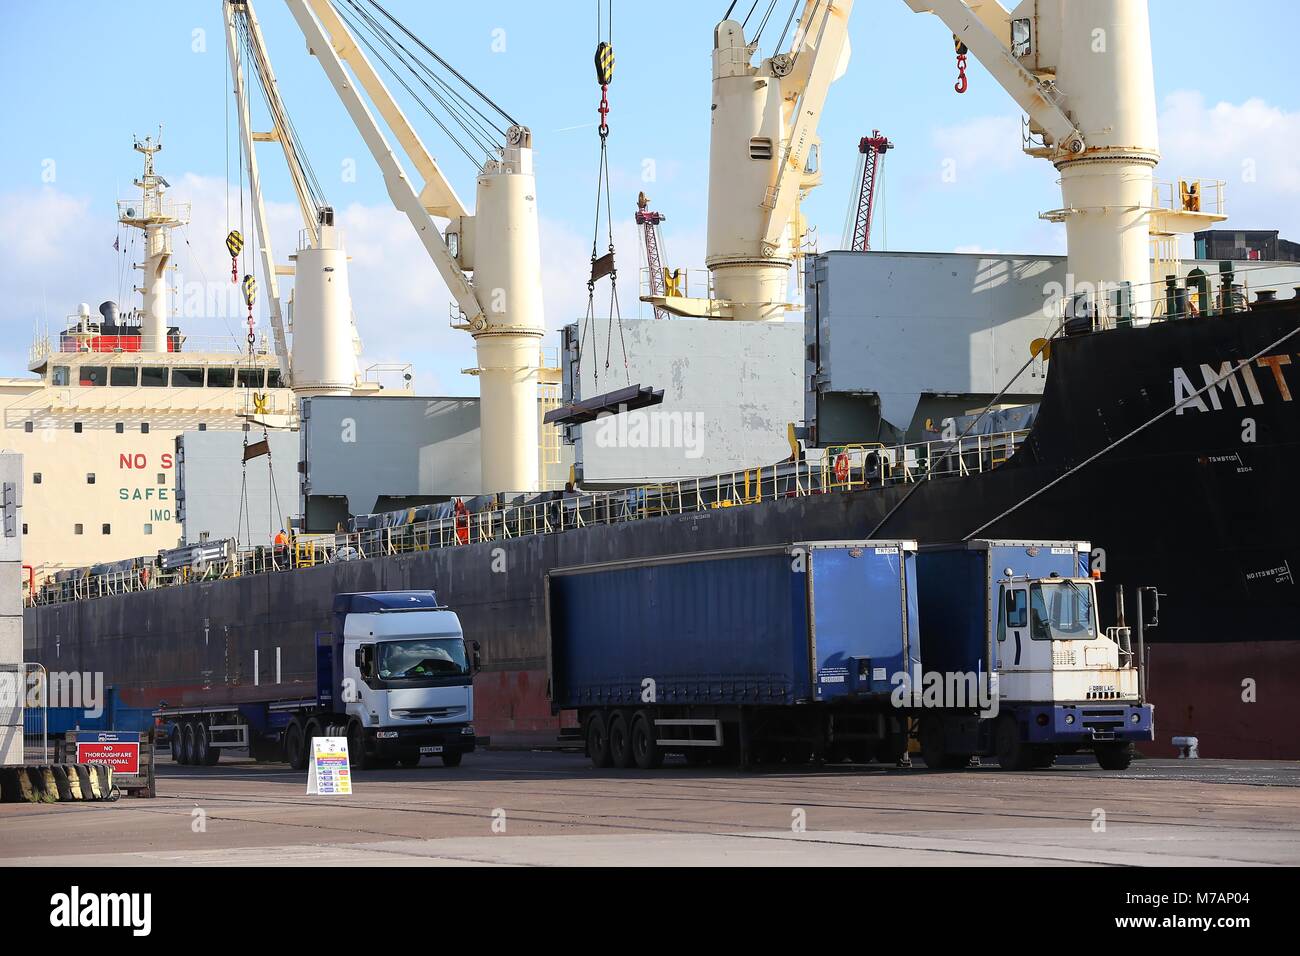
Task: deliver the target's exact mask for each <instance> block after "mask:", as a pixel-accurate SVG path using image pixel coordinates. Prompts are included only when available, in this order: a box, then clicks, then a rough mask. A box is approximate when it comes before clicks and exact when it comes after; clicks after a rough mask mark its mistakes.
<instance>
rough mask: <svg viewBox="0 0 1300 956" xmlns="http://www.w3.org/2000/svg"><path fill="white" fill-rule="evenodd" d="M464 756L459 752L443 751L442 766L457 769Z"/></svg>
mask: <svg viewBox="0 0 1300 956" xmlns="http://www.w3.org/2000/svg"><path fill="white" fill-rule="evenodd" d="M464 756H465V755H464V754H463V753H461V752H460V751H459V750H449V751H443V754H442V765H443V766H444V767H459V766H460V761H461V759H462V758H463V757H464Z"/></svg>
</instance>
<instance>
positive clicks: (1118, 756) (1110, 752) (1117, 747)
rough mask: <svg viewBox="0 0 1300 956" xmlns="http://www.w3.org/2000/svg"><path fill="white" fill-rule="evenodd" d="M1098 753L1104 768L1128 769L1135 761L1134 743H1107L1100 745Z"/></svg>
mask: <svg viewBox="0 0 1300 956" xmlns="http://www.w3.org/2000/svg"><path fill="white" fill-rule="evenodd" d="M1096 754H1097V763H1099V764H1101V769H1102V770H1127V769H1128V767H1129V764H1131V763H1132V762H1133V745H1132V744H1107V745H1105V746H1099V747H1098V748H1097V750H1096Z"/></svg>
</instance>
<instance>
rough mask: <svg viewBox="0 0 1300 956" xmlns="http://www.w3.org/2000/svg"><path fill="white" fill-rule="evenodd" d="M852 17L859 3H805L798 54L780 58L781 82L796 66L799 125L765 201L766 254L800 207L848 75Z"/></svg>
mask: <svg viewBox="0 0 1300 956" xmlns="http://www.w3.org/2000/svg"><path fill="white" fill-rule="evenodd" d="M852 13H853V0H805V3H804V6H803V13H802V14H801V15H800V18H799V32H798V33H797V34H796V36H795V40H794V45H793V50H792V52H791V53H790V54H788V55H787V58H786V59H785V60H781V59H780V58H774V59H776V60H777V62H776V63H774V67H775V72H776V73H777V75H778V76H779V75H781V71H782V70H783V69H785V68H786V66H785V64H787V63H788V64H790V75H791V78H792V79H793V80H794V84H793V86H794V91H793V92H792V94H791V95H790V96H788V97H787V102H788V103H789V104H790V107H789V108H790V110H791V116H792V118H793V120H794V122H793V125H792V126H791V127H790V131H789V134H788V136H787V137H786V139H785V141H784V142H783V143H782V144H781V157H780V163H779V165H778V167H777V173H776V180H775V182H773V183H772V185H771V187H770V188H769V190H768V194H767V196H765V197H764V200H763V205H764V207H765V208H767V210H768V213H767V228H766V229H765V230H764V233H763V249H764V251H765V252H768V253H770V252H771V251H773V250H776V249H777V248H778V247H779V245H780V243H781V237H782V234H783V233H784V232H785V231H786V228H787V227H788V225H789V223H790V217H791V216H792V215H793V213H794V207H795V203H797V202H798V201H799V192H800V190H801V189H802V188H803V184H802V178H803V175H804V170H805V168H806V167H807V165H808V157H809V153H810V151H811V150H812V147H813V145H814V144H815V143H816V142H817V124H818V123H819V122H820V121H821V117H822V110H823V109H824V108H825V106H826V95H827V94H828V93H829V92H830V88H831V83H833V82H834V81H835V79H836V77H837V76H838V75H839V74H840V73H841V72H843V69H842V68H843V65H844V63H843V57H844V54H845V51H846V49H847V48H848V38H849V27H848V23H849V16H850V15H851V14H852Z"/></svg>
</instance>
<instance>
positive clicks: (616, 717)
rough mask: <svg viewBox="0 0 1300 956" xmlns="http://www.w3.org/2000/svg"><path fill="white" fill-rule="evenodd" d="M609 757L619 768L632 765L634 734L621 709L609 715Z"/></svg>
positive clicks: (623, 768)
mask: <svg viewBox="0 0 1300 956" xmlns="http://www.w3.org/2000/svg"><path fill="white" fill-rule="evenodd" d="M609 757H610V760H611V761H612V762H613V764H614V766H615V767H617V768H618V769H619V770H626V769H627V768H628V767H630V766H632V735H631V733H630V732H629V730H628V726H627V717H626V716H625V715H624V714H623V712H622V711H621V710H616V711H614V712H613V713H612V714H610V715H609Z"/></svg>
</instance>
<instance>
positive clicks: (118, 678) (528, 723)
mask: <svg viewBox="0 0 1300 956" xmlns="http://www.w3.org/2000/svg"><path fill="white" fill-rule="evenodd" d="M1298 330H1300V303H1297V302H1296V301H1295V300H1291V301H1288V302H1284V303H1279V304H1277V305H1274V306H1271V307H1267V308H1259V309H1256V310H1254V311H1252V312H1250V313H1244V314H1238V315H1230V316H1222V317H1208V318H1199V319H1191V320H1185V321H1179V322H1168V323H1162V324H1157V325H1153V326H1151V327H1150V328H1146V329H1129V330H1116V331H1107V332H1102V333H1095V334H1089V335H1082V336H1077V337H1073V338H1069V339H1065V340H1062V341H1060V342H1059V343H1057V347H1056V349H1055V352H1054V354H1053V357H1052V359H1051V362H1050V373H1049V376H1048V380H1047V383H1046V388H1045V391H1044V395H1043V401H1042V405H1041V409H1040V412H1039V414H1038V417H1037V419H1036V421H1035V423H1034V426H1033V428H1032V430H1031V433H1030V435H1029V436H1028V438H1027V439H1026V440H1025V442H1024V443H1023V444H1022V446H1021V447H1020V449H1019V450H1018V451H1017V452H1016V454H1015V455H1014V456H1013V457H1012V458H1011V459H1010V460H1009V461H1007V462H1006V463H1005V464H1003V465H1002V466H1000V467H998V468H996V469H994V470H992V471H987V472H984V473H980V474H973V475H968V476H964V477H957V476H953V477H936V478H933V479H931V480H928V481H922V482H920V483H919V484H891V485H888V486H885V487H868V488H866V489H863V490H858V491H854V492H850V493H836V494H827V495H817V496H811V497H795V498H788V499H784V500H777V501H768V502H763V503H760V504H753V505H747V506H743V507H735V508H724V509H716V510H709V511H700V512H693V513H687V514H680V515H672V516H664V517H657V518H650V519H646V520H641V521H636V522H631V523H623V524H609V525H599V526H592V527H587V528H582V529H577V530H570V531H565V532H561V533H554V534H547V535H532V536H527V537H522V538H513V539H510V540H506V541H493V542H485V543H481V544H471V545H464V546H458V547H453V548H444V549H435V550H431V551H427V552H421V553H416V554H407V555H401V556H395V557H387V558H375V559H369V560H364V561H351V562H345V563H340V564H330V565H325V566H321V567H317V568H309V569H302V570H297V571H293V572H282V573H274V574H263V575H258V576H253V577H242V578H234V579H230V580H221V581H212V582H205V583H197V584H190V585H186V586H182V587H175V588H166V589H156V590H149V591H144V592H139V593H135V594H129V595H120V596H115V597H105V598H100V599H97V600H90V601H78V602H73V603H69V604H62V605H49V606H38V607H34V608H30V609H29V610H28V611H27V615H26V642H27V648H28V650H27V656H28V659H29V660H37V661H40V662H42V663H44V664H45V665H46V666H47V667H49V668H50V669H51V670H60V671H70V670H78V671H102V672H103V673H104V674H105V681H106V683H108V684H111V685H114V686H115V687H116V688H117V690H118V693H119V695H120V696H121V697H122V699H123V700H124V701H126V702H127V703H129V704H132V705H134V706H149V707H152V706H156V705H157V704H158V703H160V702H162V701H166V702H168V703H171V704H182V703H196V702H202V701H204V700H212V701H214V702H215V701H218V700H219V701H221V702H227V701H231V700H238V699H240V698H248V699H252V698H254V697H257V696H258V695H259V694H264V692H265V686H264V685H265V684H266V682H267V675H265V674H262V675H253V674H251V673H250V668H251V664H252V661H253V653H252V651H253V650H254V649H258V650H260V651H261V653H260V660H261V661H263V662H266V661H269V660H271V659H273V657H274V649H275V648H279V649H280V650H281V651H282V655H281V660H282V664H281V666H282V675H281V680H282V682H284V683H286V684H289V683H293V682H295V681H301V682H304V683H306V682H310V681H312V680H314V650H313V648H314V635H315V633H316V632H317V631H320V630H324V629H326V628H327V627H328V623H329V608H330V604H331V599H332V596H333V595H334V594H335V593H336V592H341V591H356V590H371V589H384V588H426V587H431V588H434V589H435V590H436V591H437V593H438V595H439V597H440V598H441V599H442V600H443V601H444V602H445V603H447V604H448V605H450V606H451V607H453V608H455V609H456V610H457V611H458V612H459V614H460V616H461V619H462V622H463V624H464V627H465V631H466V634H467V635H470V636H472V637H474V638H475V639H477V640H479V641H480V642H481V644H482V648H483V660H484V665H485V672H484V673H483V674H481V675H480V677H479V679H478V681H477V682H476V691H475V693H476V721H475V723H476V726H477V727H478V729H479V732H480V733H485V734H490V735H491V736H493V737H494V738H496V739H503V738H510V739H515V740H518V741H520V742H524V741H528V740H539V739H545V738H552V739H553V737H554V734H555V731H556V729H557V727H558V721H557V718H556V717H554V716H553V715H552V714H551V713H550V707H549V703H548V701H547V699H546V687H545V673H546V671H545V653H546V646H547V642H546V628H545V610H544V601H543V596H542V595H543V579H544V575H545V573H546V572H547V570H549V569H550V568H553V567H564V566H572V565H581V564H590V563H595V562H600V561H608V560H618V559H626V558H631V557H640V556H649V555H658V554H674V553H682V552H690V551H697V550H708V549H716V548H729V547H740V546H748V545H757V544H769V543H777V542H791V541H796V540H816V539H826V538H850V537H866V536H869V535H875V536H879V537H908V538H915V539H918V540H920V541H922V542H926V541H952V540H956V539H961V538H965V537H987V538H1009V539H1056V538H1060V539H1077V540H1088V541H1091V542H1093V545H1094V548H1095V549H1097V552H1098V558H1099V560H1102V561H1104V572H1105V579H1106V580H1108V581H1110V582H1112V583H1121V584H1125V585H1153V586H1155V587H1157V588H1158V589H1159V591H1160V592H1161V595H1162V597H1161V603H1160V624H1159V627H1158V628H1156V629H1153V630H1151V631H1149V632H1148V642H1149V681H1148V690H1149V694H1150V696H1151V698H1152V700H1153V702H1154V703H1155V704H1156V721H1157V737H1158V740H1157V744H1156V747H1155V748H1154V749H1153V752H1154V753H1160V754H1171V753H1172V752H1173V750H1172V747H1171V746H1170V745H1169V739H1170V738H1171V737H1172V736H1174V735H1181V734H1191V735H1195V736H1197V737H1199V738H1200V741H1201V753H1202V754H1203V755H1207V756H1209V755H1213V756H1233V757H1267V758H1300V740H1297V738H1296V735H1295V734H1294V733H1293V732H1292V729H1291V728H1292V727H1293V726H1294V719H1293V718H1291V717H1290V716H1289V709H1288V704H1289V702H1290V699H1291V698H1292V697H1293V696H1294V695H1295V693H1296V692H1297V690H1300V589H1297V586H1296V582H1295V578H1294V569H1295V568H1296V567H1297V564H1298V563H1300V518H1298V517H1297V512H1296V508H1295V505H1294V502H1293V500H1292V495H1291V491H1292V488H1293V486H1294V482H1295V476H1296V475H1297V474H1298V473H1300V472H1298V471H1297V469H1298V467H1300V454H1298V453H1300V415H1298V414H1297V411H1296V407H1297V406H1296V402H1294V401H1293V400H1292V393H1291V388H1293V387H1294V388H1295V389H1296V390H1297V391H1300V369H1296V370H1295V371H1293V370H1292V366H1291V362H1292V360H1294V361H1295V362H1296V364H1297V365H1300V334H1297V332H1298ZM1247 359H1250V360H1251V362H1250V364H1249V365H1248V366H1247V367H1246V368H1244V369H1239V370H1236V371H1232V370H1233V369H1234V368H1236V366H1237V365H1238V364H1239V363H1242V362H1244V361H1245V360H1247ZM1224 363H1228V364H1227V365H1226V366H1225V364H1224ZM1224 371H1229V372H1231V374H1230V375H1228V376H1227V377H1225V378H1222V379H1221V380H1219V376H1220V375H1222V374H1223V372H1224ZM1207 375H1208V377H1207ZM1214 381H1218V384H1217V385H1215V386H1213V387H1212V388H1210V390H1209V391H1205V392H1202V393H1201V394H1196V393H1197V392H1198V391H1200V390H1202V388H1203V386H1205V385H1206V384H1207V383H1209V382H1214ZM1180 400H1183V401H1185V405H1184V407H1183V409H1182V410H1181V411H1180V412H1178V413H1173V414H1163V417H1159V416H1161V415H1162V413H1165V412H1167V410H1169V409H1170V408H1171V407H1172V406H1173V405H1174V404H1175V402H1176V401H1180ZM1144 426H1145V427H1144ZM1139 429H1141V430H1140V431H1139ZM1134 432H1136V434H1133V433H1134ZM1130 435H1131V437H1128V436H1130ZM1094 456H1099V457H1096V458H1095V460H1091V461H1090V459H1092V458H1093V457H1094ZM1080 466H1082V467H1080ZM1076 468H1077V470H1074V469H1076ZM259 682H260V683H261V684H262V685H263V686H262V687H260V688H259V687H257V686H255V685H257V684H258V683H259Z"/></svg>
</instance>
